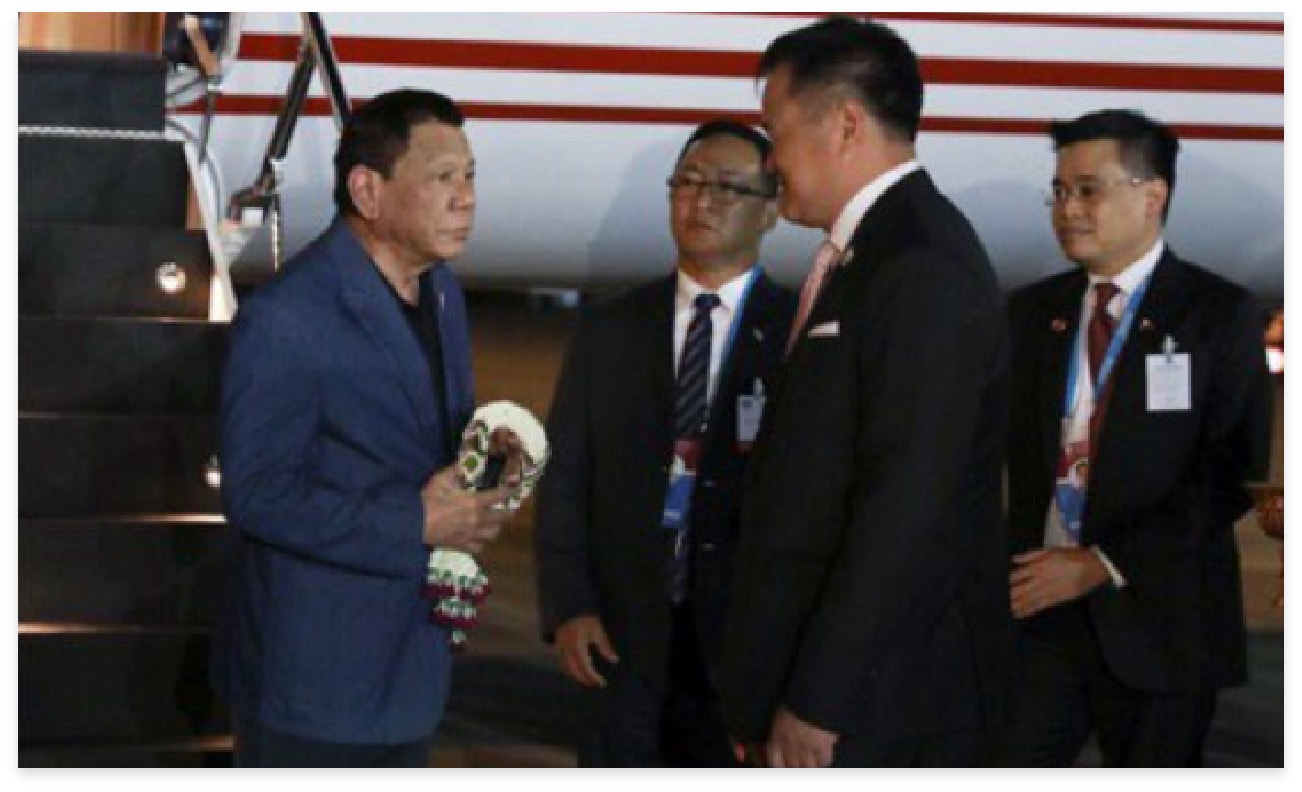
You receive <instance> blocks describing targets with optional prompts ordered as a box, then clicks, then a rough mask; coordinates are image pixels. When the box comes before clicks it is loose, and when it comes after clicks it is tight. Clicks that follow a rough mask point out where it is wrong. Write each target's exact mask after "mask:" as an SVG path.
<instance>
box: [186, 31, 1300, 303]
mask: <svg viewBox="0 0 1302 792" xmlns="http://www.w3.org/2000/svg"><path fill="white" fill-rule="evenodd" d="M875 16H876V18H878V19H880V20H882V21H884V22H886V23H887V24H889V25H891V26H892V27H894V28H895V29H896V30H898V31H899V32H900V33H901V34H902V35H903V36H904V37H905V38H906V39H908V40H909V41H910V42H911V43H912V45H913V46H914V48H915V49H916V50H917V51H918V53H919V55H920V56H921V58H922V62H923V69H924V76H925V77H926V80H927V91H926V103H925V108H924V124H923V133H922V135H921V138H920V141H919V158H920V160H921V161H922V162H923V163H924V165H925V166H926V167H927V169H928V170H929V171H930V173H931V174H932V176H933V178H935V180H936V181H937V183H938V184H939V185H940V187H941V189H942V190H943V191H944V192H946V193H947V194H948V195H950V196H951V197H952V198H953V199H954V200H955V201H956V202H957V203H958V205H959V206H960V207H961V208H962V209H963V210H964V211H965V212H966V213H967V215H968V216H969V217H970V218H971V220H972V222H973V223H974V225H975V226H976V229H977V231H978V232H979V233H980V235H981V237H982V239H983V240H984V241H985V244H986V246H987V249H988V250H989V252H990V255H991V258H992V260H993V261H994V263H995V266H996V268H997V270H998V271H999V274H1000V278H1001V281H1002V283H1003V284H1004V286H1005V287H1008V288H1012V287H1015V286H1018V285H1021V284H1024V283H1027V282H1029V281H1031V280H1034V279H1036V278H1038V277H1041V276H1044V275H1047V274H1050V273H1053V272H1057V271H1060V270H1061V269H1062V268H1064V267H1066V266H1069V265H1068V264H1067V263H1066V262H1065V261H1064V260H1063V259H1062V257H1061V254H1060V253H1059V251H1058V248H1057V245H1056V243H1055V241H1054V239H1053V235H1052V233H1051V229H1050V223H1049V213H1048V210H1047V209H1046V207H1045V205H1044V198H1043V196H1044V191H1045V188H1046V187H1047V186H1048V183H1049V180H1050V179H1051V177H1052V173H1053V167H1054V157H1053V152H1052V147H1051V145H1050V141H1049V139H1048V136H1047V124H1048V122H1049V121H1050V120H1054V119H1065V118H1071V117H1075V116H1077V115H1080V114H1082V113H1085V112H1089V111H1092V110H1097V109H1102V108H1132V109H1138V110H1141V111H1143V112H1146V113H1148V114H1150V115H1152V116H1154V117H1155V118H1157V119H1159V120H1162V121H1164V122H1166V123H1169V124H1172V125H1173V126H1174V127H1175V128H1176V129H1177V131H1178V132H1179V133H1180V134H1181V137H1182V139H1183V152H1182V156H1181V159H1180V168H1179V174H1178V176H1179V178H1178V184H1177V188H1176V193H1175V199H1174V204H1173V209H1172V214H1171V219H1170V223H1169V229H1168V239H1169V241H1170V243H1171V244H1172V246H1173V247H1174V248H1175V249H1176V250H1178V251H1179V252H1180V253H1181V254H1182V255H1184V256H1185V257H1187V258H1189V259H1192V260H1194V261H1197V262H1200V263H1202V264H1204V265H1205V266H1208V267H1209V268H1211V269H1214V270H1216V271H1218V272H1221V273H1222V274H1224V275H1226V276H1228V277H1230V278H1231V279H1233V280H1235V281H1238V282H1240V283H1242V284H1244V285H1246V286H1248V287H1249V288H1251V289H1252V290H1253V291H1254V292H1256V293H1257V294H1258V295H1260V296H1261V297H1263V299H1265V300H1266V301H1268V302H1274V303H1277V304H1281V305H1282V303H1283V293H1284V113H1285V108H1284V104H1285V103H1284V60H1285V50H1284V15H1283V14H1265V13H1254V14H1233V15H1227V14H1218V15H1211V14H1167V15H1157V14H1143V15H1140V14H1135V15H1127V16H1122V15H1106V16H1104V15H1093V16H1086V15H1071V14H1067V15H1050V14H979V13H944V14H927V13H920V12H919V13H883V14H878V15H875ZM240 17H242V18H241V19H240V20H239V21H240V23H241V28H242V33H241V38H240V39H239V43H238V48H237V49H238V57H237V58H236V60H235V61H234V63H233V65H232V66H231V68H230V69H229V74H228V75H227V77H226V79H225V82H224V85H223V87H222V94H221V96H220V97H219V98H218V100H217V102H216V116H215V119H214V121H213V125H212V129H211V142H212V150H213V158H214V162H215V163H216V165H217V166H218V169H219V171H220V173H221V178H222V182H223V189H224V191H225V195H223V196H222V198H223V199H225V198H226V197H228V196H229V194H230V193H231V192H233V191H235V190H238V189H239V188H241V187H244V186H246V185H247V184H249V183H250V182H252V181H253V179H254V178H255V177H256V175H257V173H258V171H259V168H260V166H261V160H262V156H263V153H264V149H265V147H266V143H267V140H268V138H269V136H270V134H271V130H272V127H273V125H274V123H275V113H276V112H277V110H278V109H279V107H280V105H281V103H282V97H283V95H284V93H285V88H286V85H287V83H288V81H289V78H290V74H291V71H292V69H293V62H294V57H295V54H296V52H297V48H298V42H299V38H300V31H301V20H300V16H299V15H297V14H279V13H277V14H255V13H250V14H243V15H240ZM814 19H815V17H813V16H811V15H798V14H766V13H754V14H740V13H719V14H710V13H699V14H681V13H655V14H488V13H485V14H460V13H458V14H443V13H439V14H413V13H398V14H378V13H366V14H346V13H327V14H324V15H323V20H324V23H325V27H326V29H327V31H328V32H329V34H330V36H331V39H332V41H333V46H334V50H335V53H336V55H337V56H338V59H339V61H340V65H341V73H342V76H343V82H344V87H345V89H346V90H347V92H348V95H349V97H350V99H351V100H353V101H354V102H356V101H358V100H364V99H367V98H369V97H371V96H374V95H376V94H378V93H381V92H383V91H387V90H391V89H394V88H399V87H405V86H411V87H419V88H429V89H434V90H438V91H441V92H443V93H446V94H448V95H449V96H451V97H452V98H454V99H455V100H457V101H458V102H459V103H460V104H461V105H462V107H463V109H464V110H465V111H466V114H467V116H468V123H467V132H468V135H469V137H470V140H471V144H472V147H473V149H474V153H475V156H476V158H477V160H478V186H479V192H478V200H479V203H478V206H479V208H478V213H477V220H476V227H475V231H474V235H473V238H472V240H471V243H470V246H469V248H468V250H467V252H466V254H465V256H464V258H463V259H462V260H461V261H459V262H458V263H457V264H456V268H457V271H458V272H459V273H460V275H461V276H462V278H463V280H464V282H466V283H467V284H469V285H471V286H505V287H512V288H589V287H603V286H609V285H616V284H624V283H633V282H637V281H641V280H644V279H647V278H650V277H653V276H655V275H658V274H661V273H663V272H665V271H666V270H667V268H668V267H669V266H670V265H671V263H672V260H673V248H672V243H671V239H670V236H669V231H668V215H667V206H668V200H667V194H666V189H665V186H664V182H665V178H666V177H667V176H668V174H669V172H670V170H671V168H672V166H673V160H674V157H675V156H676V154H677V152H678V150H679V147H680V146H681V144H682V142H683V141H684V139H685V138H686V136H687V134H688V133H689V132H690V130H691V129H692V128H693V127H694V126H695V125H696V124H697V123H700V122H701V121H704V120H706V119H708V118H711V117H715V116H719V115H728V116H732V117H739V118H741V119H742V120H747V121H751V122H758V109H759V92H758V86H757V84H756V82H755V80H754V77H753V72H754V67H755V63H756V62H757V60H758V55H759V53H761V52H762V51H763V50H764V48H765V46H766V45H767V44H768V43H769V42H770V41H771V40H772V39H773V38H774V37H776V36H777V35H780V34H781V33H783V32H785V31H788V30H791V29H794V28H796V27H800V26H803V25H805V24H808V23H809V22H811V21H813V20H814ZM312 96H313V97H314V98H312V99H310V100H309V102H308V104H307V107H306V113H305V115H304V117H303V118H302V119H301V120H300V122H299V125H298V129H297V133H296V135H295V137H294V140H293V144H292V145H291V147H290V150H289V155H288V157H287V160H286V162H285V167H284V189H283V195H284V204H283V206H284V216H285V220H286V226H285V228H286V237H285V239H286V248H287V250H288V252H290V253H291V254H292V253H293V252H294V251H296V250H297V249H298V248H300V247H301V246H302V245H303V244H304V243H306V242H307V241H308V240H310V239H311V238H312V237H313V236H315V235H316V234H317V233H319V232H320V230H321V229H322V228H323V227H324V226H325V225H326V224H327V223H328V222H329V220H330V217H331V215H332V213H333V206H332V204H331V202H330V194H331V189H332V182H333V170H332V164H331V161H332V156H333V152H334V148H335V145H336V141H337V132H336V129H335V126H334V122H333V119H332V118H331V115H330V111H329V106H328V104H327V102H326V101H325V100H324V99H323V98H321V97H322V96H323V94H322V93H321V90H320V85H319V82H317V81H314V85H313V94H312ZM197 108H198V105H197V104H195V105H189V106H187V107H183V108H182V109H181V110H180V111H179V112H178V118H180V119H181V120H182V122H183V123H185V124H186V125H188V126H192V127H194V128H197V127H198V125H199V118H200V115H199V112H198V110H197ZM818 238H819V236H818V232H814V231H810V230H808V229H800V228H796V227H793V226H791V225H788V224H782V225H781V226H780V227H779V229H778V230H777V231H776V232H775V233H774V234H773V235H772V236H771V237H770V238H769V240H768V242H767V243H766V245H765V248H764V253H763V260H764V264H765V265H766V267H767V268H768V269H769V271H770V272H772V273H773V274H774V275H776V276H777V277H778V278H779V279H780V280H783V281H785V282H787V283H797V282H799V280H800V279H801V278H802V277H803V275H804V272H805V270H806V268H807V266H808V260H809V256H810V252H811V251H812V250H813V249H814V248H815V247H816V245H817V242H818ZM250 250H251V251H252V250H253V248H251V249H250ZM264 250H265V248H264ZM246 255H259V254H258V253H256V252H250V253H246ZM262 255H265V253H264V254H262Z"/></svg>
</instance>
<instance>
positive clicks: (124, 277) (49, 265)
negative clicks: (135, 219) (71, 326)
mask: <svg viewBox="0 0 1302 792" xmlns="http://www.w3.org/2000/svg"><path fill="white" fill-rule="evenodd" d="M168 263H171V264H175V265H176V266H177V268H178V269H180V270H181V271H182V272H183V273H184V286H183V288H181V289H180V290H178V291H175V292H172V293H169V292H166V291H164V290H163V288H162V287H161V286H160V285H159V278H158V269H159V267H160V266H163V265H165V264H168ZM211 282H212V263H211V258H210V254H209V251H208V240H207V238H206V237H205V236H204V235H203V234H202V233H201V232H196V231H185V230H182V229H177V228H149V227H130V226H95V225H62V224H34V223H25V224H23V225H20V226H19V228H18V312H19V314H22V315H56V316H160V317H162V316H168V317H192V318H203V317H206V316H208V300H209V289H210V285H211Z"/></svg>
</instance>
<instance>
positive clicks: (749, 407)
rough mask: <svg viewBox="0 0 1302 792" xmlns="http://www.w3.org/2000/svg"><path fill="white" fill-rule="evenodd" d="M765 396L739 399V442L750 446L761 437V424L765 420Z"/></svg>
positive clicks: (740, 397) (739, 397) (741, 397)
mask: <svg viewBox="0 0 1302 792" xmlns="http://www.w3.org/2000/svg"><path fill="white" fill-rule="evenodd" d="M766 400H767V398H766V397H764V396H738V397H737V442H738V443H742V444H744V445H750V444H751V443H754V442H755V438H756V437H758V436H759V429H760V422H761V421H763V420H764V402H765V401H766Z"/></svg>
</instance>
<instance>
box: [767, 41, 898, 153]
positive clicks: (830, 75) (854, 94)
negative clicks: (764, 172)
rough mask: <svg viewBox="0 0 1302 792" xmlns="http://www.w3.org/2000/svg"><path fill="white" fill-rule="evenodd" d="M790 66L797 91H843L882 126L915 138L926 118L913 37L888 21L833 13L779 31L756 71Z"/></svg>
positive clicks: (793, 89) (793, 90)
mask: <svg viewBox="0 0 1302 792" xmlns="http://www.w3.org/2000/svg"><path fill="white" fill-rule="evenodd" d="M783 67H785V68H786V69H787V73H788V74H789V75H790V79H791V82H790V92H791V95H792V96H796V95H798V94H802V93H804V92H805V91H807V90H809V89H817V90H820V91H840V92H842V93H844V94H846V95H847V96H846V98H850V99H854V100H855V101H857V102H858V103H859V104H861V105H863V106H864V108H865V109H867V110H868V112H869V113H871V114H872V116H873V118H875V119H877V121H878V123H880V124H881V125H882V127H883V128H884V129H885V130H886V131H888V132H890V133H893V134H894V135H895V136H897V137H899V138H901V139H903V140H906V141H908V142H910V143H911V142H913V141H915V140H917V137H918V125H919V124H920V123H921V120H922V94H923V86H922V73H921V71H920V69H919V67H918V56H917V55H916V54H915V53H914V52H913V49H912V48H911V47H910V46H909V44H908V42H906V41H905V40H904V39H902V38H900V36H899V34H897V33H896V32H895V31H893V30H891V29H890V28H888V27H886V26H885V25H881V24H878V23H876V22H872V21H868V20H862V21H861V20H858V19H855V18H853V17H848V16H830V17H826V18H824V19H822V20H820V21H818V22H815V23H814V24H812V25H809V26H807V27H803V28H800V29H799V30H793V31H792V32H790V33H787V34H786V35H784V36H781V37H779V38H778V39H777V40H775V41H774V42H773V43H772V44H770V45H769V48H768V49H767V50H765V51H764V56H763V57H762V58H760V63H759V69H758V71H757V75H758V76H759V77H761V78H762V77H769V76H771V75H772V74H773V73H774V72H776V71H777V70H778V69H780V68H783Z"/></svg>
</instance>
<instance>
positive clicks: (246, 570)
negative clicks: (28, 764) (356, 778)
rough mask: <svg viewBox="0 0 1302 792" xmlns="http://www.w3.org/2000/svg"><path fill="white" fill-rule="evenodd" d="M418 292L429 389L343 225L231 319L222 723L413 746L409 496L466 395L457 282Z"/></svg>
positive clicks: (423, 649) (444, 280) (421, 656)
mask: <svg viewBox="0 0 1302 792" xmlns="http://www.w3.org/2000/svg"><path fill="white" fill-rule="evenodd" d="M422 284H423V286H422V288H423V289H424V290H425V291H424V294H423V295H422V299H432V300H436V301H437V302H436V304H438V305H439V306H441V308H440V310H439V312H438V314H439V330H440V334H441V338H442V343H443V361H444V369H445V380H446V393H444V394H436V393H434V386H433V382H432V378H431V376H430V371H429V365H428V363H427V362H426V358H425V357H424V354H423V352H422V351H421V348H420V346H419V344H418V342H417V340H416V337H415V335H414V334H413V333H412V331H411V328H410V326H409V325H408V324H407V319H406V318H405V317H404V316H403V315H402V312H401V310H400V308H399V306H398V304H397V301H396V300H395V299H394V297H393V295H392V293H391V290H390V288H389V286H388V285H387V284H386V283H385V281H384V280H383V278H382V277H381V275H380V273H379V271H378V270H377V269H376V267H375V265H374V264H373V262H372V261H371V260H370V258H369V257H368V256H367V254H366V252H365V251H364V250H363V248H362V246H361V244H360V243H359V241H358V239H357V237H356V236H355V235H354V234H353V233H352V231H351V230H350V229H349V228H348V227H347V226H346V225H345V224H344V223H343V222H342V221H341V220H338V219H336V221H335V222H334V224H333V225H331V226H330V228H329V229H328V230H327V231H326V232H325V233H324V234H322V235H321V237H319V238H318V239H317V240H315V241H314V242H313V243H312V244H310V245H309V246H308V247H307V248H305V249H304V250H303V251H302V252H301V253H299V254H298V255H297V256H296V257H294V259H292V260H291V261H290V262H289V263H288V264H287V265H286V267H285V268H284V269H283V270H282V271H281V272H280V273H279V274H278V275H277V276H276V277H275V278H274V279H273V280H272V281H270V282H269V283H267V284H266V285H265V286H263V287H261V288H260V289H258V290H257V292H255V293H254V294H253V295H252V296H251V297H249V298H248V299H247V300H245V301H244V303H243V304H242V306H241V307H240V311H239V314H238V315H237V317H236V319H235V323H234V326H233V328H232V333H231V348H230V353H229V356H228V359H227V362H226V369H225V374H224V377H223V382H222V405H221V423H222V427H221V431H222V457H221V461H222V503H223V507H224V510H225V513H226V517H227V520H228V521H229V522H230V524H231V526H232V527H233V528H234V535H235V545H236V547H235V554H234V560H233V573H232V580H231V590H230V592H229V602H228V608H227V613H226V618H225V619H224V620H223V624H222V626H221V630H220V633H219V637H218V646H217V650H216V652H215V655H216V661H215V663H214V676H215V677H216V680H215V681H216V683H217V686H218V688H219V689H221V690H222V691H223V692H224V693H225V694H226V695H227V697H228V699H229V701H230V704H231V706H232V709H233V710H234V711H235V713H236V716H237V717H240V718H246V719H251V720H253V721H254V722H256V723H259V724H261V725H263V726H265V727H268V728H272V729H276V730H279V731H283V732H287V733H290V734H294V735H297V736H301V737H307V738H311V739H320V740H331V741H338V742H349V743H362V744H375V743H397V742H409V741H415V740H420V739H426V738H428V737H429V736H430V735H431V734H432V733H433V732H434V729H435V727H436V726H437V724H438V721H439V718H440V717H441V715H442V713H443V709H444V705H445V704H446V702H447V695H448V685H449V679H450V671H451V665H452V664H451V657H450V654H449V644H448V636H447V635H446V633H445V632H444V631H443V630H442V629H441V628H439V627H437V626H435V625H433V624H431V623H430V621H429V603H428V602H427V601H426V600H425V599H423V598H422V595H421V589H422V585H423V582H424V575H425V567H426V561H427V558H428V553H429V550H428V548H426V547H425V546H424V545H423V544H422V541H421V540H422V530H423V525H424V510H423V507H422V505H421V501H420V490H421V487H422V485H423V484H424V483H425V482H426V480H427V479H428V478H429V476H430V475H431V474H433V473H434V472H435V471H436V470H438V469H440V468H442V467H445V466H447V465H448V464H450V463H451V462H452V451H451V449H452V448H454V447H455V443H454V442H452V438H453V437H455V436H457V435H459V434H460V432H461V431H462V429H463V428H464V426H465V425H466V423H467V422H468V420H469V418H470V415H471V413H472V412H473V409H474V399H473V395H472V391H473V384H472V376H471V369H470V349H469V339H468V333H467V328H466V315H465V302H464V298H463V296H462V293H461V289H460V287H459V285H458V284H457V281H456V279H455V278H454V276H453V275H452V273H451V271H450V270H449V269H448V268H447V267H446V266H444V265H438V266H436V267H434V269H433V270H432V271H431V273H430V277H428V278H425V279H422ZM444 398H446V399H447V404H448V410H447V414H448V416H449V420H450V421H451V423H452V425H451V426H446V425H444V420H445V419H444V418H443V413H442V411H441V410H440V409H439V408H438V402H437V401H436V400H437V399H444Z"/></svg>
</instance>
